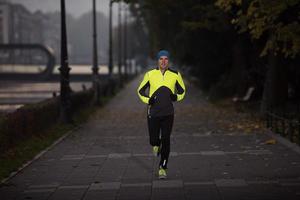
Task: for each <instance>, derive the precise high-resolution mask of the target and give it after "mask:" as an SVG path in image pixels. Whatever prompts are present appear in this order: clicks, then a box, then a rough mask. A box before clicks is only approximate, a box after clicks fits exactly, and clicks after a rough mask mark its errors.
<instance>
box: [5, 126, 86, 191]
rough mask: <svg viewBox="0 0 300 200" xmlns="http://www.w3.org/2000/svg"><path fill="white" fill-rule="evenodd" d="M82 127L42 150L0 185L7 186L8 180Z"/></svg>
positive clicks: (76, 128)
mask: <svg viewBox="0 0 300 200" xmlns="http://www.w3.org/2000/svg"><path fill="white" fill-rule="evenodd" d="M80 127H81V126H78V127H75V128H74V129H73V130H70V131H68V132H67V133H65V134H64V135H62V136H61V137H60V138H58V139H57V140H56V141H55V142H54V143H53V144H51V145H50V146H49V147H47V148H46V149H44V150H42V151H41V152H40V153H38V154H37V155H36V156H34V158H33V159H31V160H30V161H28V162H26V163H25V164H23V165H22V166H21V167H19V169H17V170H16V171H14V172H12V173H11V174H10V175H9V176H8V177H7V178H4V179H3V180H1V182H0V185H2V184H5V182H7V181H8V180H10V179H12V178H13V177H14V176H16V175H17V174H19V173H20V172H21V171H23V170H24V169H25V168H26V167H28V166H29V165H31V164H32V163H33V162H34V161H36V160H38V159H39V158H40V157H42V156H43V155H44V154H45V153H47V152H48V151H50V150H51V149H52V148H53V147H54V146H56V145H57V144H59V143H61V142H62V141H63V140H64V139H66V138H67V137H68V136H69V135H70V134H71V133H72V132H74V131H76V130H78V129H79V128H80Z"/></svg>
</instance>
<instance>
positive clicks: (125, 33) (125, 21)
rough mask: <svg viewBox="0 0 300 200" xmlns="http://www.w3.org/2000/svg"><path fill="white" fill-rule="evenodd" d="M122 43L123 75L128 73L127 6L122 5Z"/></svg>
mask: <svg viewBox="0 0 300 200" xmlns="http://www.w3.org/2000/svg"><path fill="white" fill-rule="evenodd" d="M123 42H124V45H123V48H124V50H123V52H124V55H123V56H124V57H123V59H124V60H123V63H124V68H125V69H124V70H125V77H127V75H128V66H127V6H126V5H124V41H123Z"/></svg>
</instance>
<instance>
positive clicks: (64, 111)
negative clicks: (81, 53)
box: [59, 0, 72, 123]
mask: <svg viewBox="0 0 300 200" xmlns="http://www.w3.org/2000/svg"><path fill="white" fill-rule="evenodd" d="M60 3H61V66H60V68H59V71H60V121H61V122H63V123H71V122H72V119H71V96H70V93H71V88H70V81H69V72H70V68H69V63H68V48H67V28H66V8H65V0H61V1H60Z"/></svg>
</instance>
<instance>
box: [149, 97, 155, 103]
mask: <svg viewBox="0 0 300 200" xmlns="http://www.w3.org/2000/svg"><path fill="white" fill-rule="evenodd" d="M155 100H156V96H152V97H150V99H149V102H148V105H153V104H154V103H155Z"/></svg>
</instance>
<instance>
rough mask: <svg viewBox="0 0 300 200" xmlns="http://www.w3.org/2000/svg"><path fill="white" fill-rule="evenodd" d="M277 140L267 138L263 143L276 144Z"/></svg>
mask: <svg viewBox="0 0 300 200" xmlns="http://www.w3.org/2000/svg"><path fill="white" fill-rule="evenodd" d="M276 143H277V141H276V140H275V139H269V140H267V141H265V144H276Z"/></svg>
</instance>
